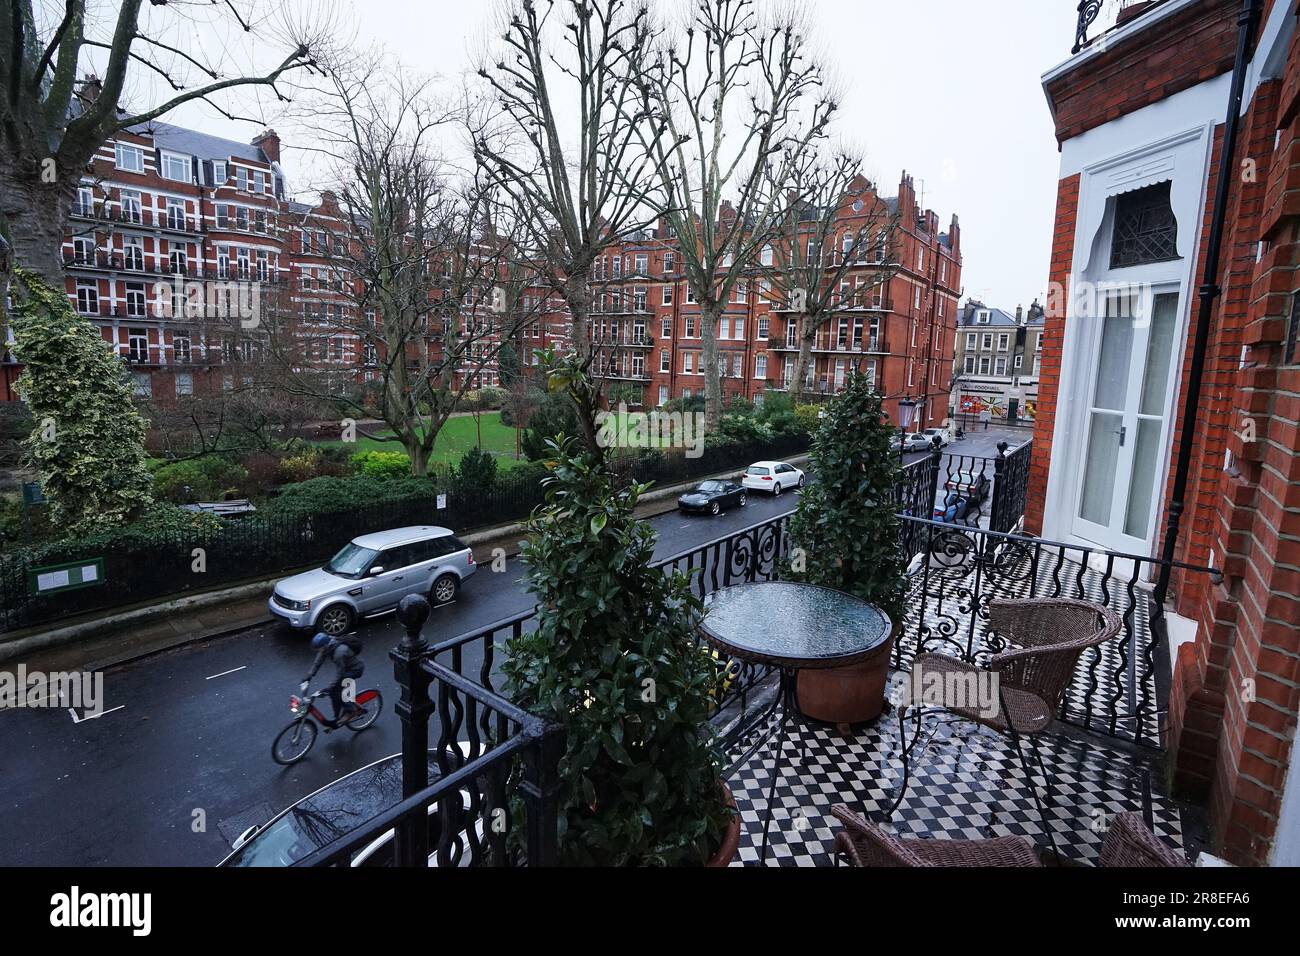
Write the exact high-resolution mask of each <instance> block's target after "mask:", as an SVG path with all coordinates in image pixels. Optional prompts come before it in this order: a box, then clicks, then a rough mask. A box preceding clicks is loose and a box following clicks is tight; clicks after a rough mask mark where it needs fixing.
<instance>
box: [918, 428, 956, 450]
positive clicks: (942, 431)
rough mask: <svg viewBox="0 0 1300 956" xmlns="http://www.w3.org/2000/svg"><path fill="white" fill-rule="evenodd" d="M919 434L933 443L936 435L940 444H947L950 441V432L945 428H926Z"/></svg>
mask: <svg viewBox="0 0 1300 956" xmlns="http://www.w3.org/2000/svg"><path fill="white" fill-rule="evenodd" d="M921 434H922V435H924V436H925V440H926V441H927V442H929V443H931V444H933V443H934V439H935V436H936V435H937V436H938V438H939V444H940V446H943V445H947V444H948V443H949V442H951V441H952V433H951V432H949V431H948V429H946V428H927V429H926V430H925V431H923V432H921Z"/></svg>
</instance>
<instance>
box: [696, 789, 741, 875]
mask: <svg viewBox="0 0 1300 956" xmlns="http://www.w3.org/2000/svg"><path fill="white" fill-rule="evenodd" d="M718 786H720V787H721V788H722V794H723V797H724V798H725V799H726V802H727V806H728V807H730V808H731V809H732V811H733V812H732V815H731V823H730V824H728V826H727V829H726V830H725V831H723V834H722V846H720V847H718V852H717V853H715V854H713V858H712V859H711V860H709V862H708V863H705V864H704V865H705V866H706V867H709V866H730V865H731V861H732V860H734V859H735V858H736V851H737V850H739V849H740V814H739V813H737V812H734V811H735V810H736V798H735V797H733V796H732V795H731V790H730V789H729V788H728V787H727V785H726V784H725V783H723V782H722V781H721V780H719V781H718Z"/></svg>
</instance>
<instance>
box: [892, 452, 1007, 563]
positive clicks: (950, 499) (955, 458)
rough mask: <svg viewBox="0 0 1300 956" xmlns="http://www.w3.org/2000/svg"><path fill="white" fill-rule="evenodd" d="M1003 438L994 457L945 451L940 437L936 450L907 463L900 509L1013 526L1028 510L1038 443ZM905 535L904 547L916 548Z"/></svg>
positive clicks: (999, 527) (972, 523)
mask: <svg viewBox="0 0 1300 956" xmlns="http://www.w3.org/2000/svg"><path fill="white" fill-rule="evenodd" d="M1008 447H1009V446H1008V444H1007V442H1005V441H1003V442H999V443H998V453H997V455H995V456H994V457H992V458H985V457H982V456H978V455H962V454H952V453H945V452H944V451H943V449H942V448H941V447H940V446H939V445H938V442H937V439H936V443H935V445H934V446H933V447H932V450H931V451H930V452H929V453H928V454H926V455H925V456H924V457H922V458H918V459H917V460H916V461H912V462H908V463H907V464H906V465H905V466H904V467H903V469H902V476H901V479H900V482H899V485H898V489H897V490H898V511H899V514H901V515H904V516H906V517H909V518H924V519H931V518H933V519H934V520H936V521H942V522H945V523H947V524H954V525H959V526H961V527H970V528H981V527H983V528H990V529H991V530H993V531H1011V530H1012V529H1013V528H1015V527H1016V525H1017V523H1019V521H1020V519H1021V517H1022V516H1023V515H1024V513H1025V495H1026V493H1027V491H1028V487H1029V459H1030V456H1031V455H1032V453H1033V443H1032V442H1028V441H1027V442H1025V443H1024V444H1022V445H1020V446H1018V447H1017V448H1015V449H1014V450H1011V451H1008ZM910 538H911V533H910V532H909V533H908V534H907V535H906V536H905V541H904V549H905V550H906V551H907V553H908V554H914V553H916V548H915V546H914V544H913V543H912V542H911V540H910Z"/></svg>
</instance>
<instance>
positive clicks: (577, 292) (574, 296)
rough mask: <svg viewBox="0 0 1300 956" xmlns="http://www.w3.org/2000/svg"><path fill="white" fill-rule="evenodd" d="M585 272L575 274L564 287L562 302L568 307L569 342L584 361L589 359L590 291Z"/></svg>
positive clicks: (588, 276)
mask: <svg viewBox="0 0 1300 956" xmlns="http://www.w3.org/2000/svg"><path fill="white" fill-rule="evenodd" d="M589 279H590V275H589V274H588V272H587V271H583V272H580V273H577V272H575V273H574V274H573V275H571V276H569V277H568V279H567V280H566V282H565V286H564V300H565V304H566V305H567V306H568V307H569V342H570V344H571V345H572V346H573V350H574V351H575V352H576V353H577V354H578V355H580V356H582V357H583V358H584V359H586V358H590V357H591V291H590V290H589V289H588V288H587V281H588V280H589Z"/></svg>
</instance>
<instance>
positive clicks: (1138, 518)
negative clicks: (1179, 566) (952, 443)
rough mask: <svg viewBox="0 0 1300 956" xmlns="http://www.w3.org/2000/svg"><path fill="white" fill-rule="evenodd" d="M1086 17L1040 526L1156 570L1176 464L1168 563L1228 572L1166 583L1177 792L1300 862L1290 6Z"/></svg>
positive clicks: (1225, 842) (1061, 71) (1060, 78)
mask: <svg viewBox="0 0 1300 956" xmlns="http://www.w3.org/2000/svg"><path fill="white" fill-rule="evenodd" d="M1084 6H1085V5H1082V4H1081V5H1080V7H1081V8H1083V7H1084ZM1098 6H1099V9H1098ZM1087 13H1090V14H1096V15H1097V20H1096V21H1094V22H1088V21H1087V20H1086V15H1085V14H1081V22H1080V28H1081V34H1084V35H1081V36H1080V37H1079V38H1078V41H1077V42H1076V52H1075V53H1073V54H1072V55H1071V56H1070V57H1069V58H1068V59H1067V60H1065V62H1063V63H1062V64H1061V65H1060V66H1058V67H1056V68H1055V69H1053V70H1051V71H1049V72H1048V73H1047V74H1046V75H1045V76H1044V77H1043V86H1044V90H1045V92H1046V95H1047V100H1048V103H1049V105H1050V107H1051V110H1052V115H1053V117H1054V119H1055V123H1056V134H1057V139H1058V142H1059V144H1060V151H1061V169H1060V177H1059V178H1060V185H1059V190H1058V199H1057V208H1056V227H1055V235H1054V239H1053V247H1052V256H1051V275H1050V280H1051V283H1052V286H1051V289H1052V291H1053V293H1054V294H1053V295H1052V296H1051V300H1050V301H1049V304H1048V313H1047V318H1046V328H1045V339H1046V341H1045V346H1044V350H1043V360H1042V377H1041V381H1040V384H1039V401H1038V416H1037V423H1036V428H1035V433H1034V449H1033V463H1032V468H1031V479H1030V495H1029V504H1028V509H1027V515H1026V524H1027V528H1028V530H1029V531H1031V532H1035V533H1039V534H1041V535H1043V536H1044V537H1046V538H1050V539H1054V540H1061V541H1068V542H1072V543H1083V544H1085V545H1088V546H1094V547H1097V548H1098V549H1105V550H1109V551H1111V552H1120V553H1126V554H1129V555H1138V556H1143V557H1146V556H1157V557H1158V556H1160V555H1161V554H1162V553H1163V552H1164V545H1165V542H1166V541H1167V540H1169V537H1170V535H1169V531H1168V525H1169V518H1170V516H1171V514H1173V515H1174V516H1176V515H1177V508H1176V506H1171V503H1172V502H1175V501H1176V500H1177V499H1178V498H1179V494H1178V492H1179V490H1180V488H1179V484H1180V482H1179V479H1180V471H1181V472H1182V475H1183V480H1184V481H1185V489H1186V490H1185V495H1184V496H1183V498H1184V500H1185V502H1186V510H1185V513H1183V514H1182V516H1181V521H1180V523H1179V528H1178V534H1177V536H1176V538H1175V539H1174V541H1175V547H1174V557H1175V558H1176V559H1177V560H1178V561H1182V562H1185V563H1187V564H1190V565H1198V566H1210V567H1214V568H1218V569H1221V570H1222V578H1221V580H1220V579H1218V578H1216V577H1215V576H1213V575H1210V574H1206V573H1200V572H1194V571H1191V570H1186V571H1183V570H1179V571H1175V572H1174V573H1173V574H1172V581H1171V585H1172V586H1171V588H1170V590H1169V591H1168V598H1167V602H1166V608H1167V617H1166V619H1167V622H1168V625H1167V626H1168V631H1169V638H1170V645H1171V662H1170V667H1171V670H1172V674H1171V675H1170V677H1171V691H1170V704H1169V715H1168V726H1167V743H1168V746H1169V751H1168V757H1169V771H1170V775H1171V779H1172V782H1173V784H1174V787H1175V793H1176V794H1180V795H1182V796H1186V797H1191V798H1196V799H1198V800H1200V801H1203V802H1204V803H1205V805H1206V806H1207V808H1208V810H1209V817H1210V822H1211V826H1212V830H1213V834H1214V838H1215V841H1216V847H1217V850H1218V851H1219V852H1220V853H1221V854H1222V855H1223V856H1225V857H1226V858H1227V859H1228V860H1230V861H1232V862H1235V863H1242V864H1263V863H1273V864H1289V865H1296V864H1300V760H1297V759H1295V757H1294V743H1295V735H1296V720H1297V710H1298V709H1300V345H1298V343H1297V333H1298V326H1300V31H1297V29H1296V21H1297V4H1296V2H1295V0H1256V2H1254V3H1251V2H1249V0H1159V2H1141V3H1134V2H1115V0H1111V2H1107V3H1103V4H1100V5H1093V6H1092V7H1091V8H1089V9H1088V11H1087ZM1238 88H1239V90H1240V96H1241V102H1240V109H1239V110H1237V109H1235V108H1234V107H1233V106H1232V105H1231V104H1232V100H1233V96H1234V92H1235V91H1236V90H1237V89H1238ZM1234 114H1235V115H1236V116H1237V117H1238V122H1237V123H1236V130H1235V148H1233V149H1232V152H1231V155H1225V150H1226V149H1227V148H1228V147H1227V144H1228V142H1229V141H1230V135H1231V126H1230V124H1229V122H1228V119H1227V118H1228V117H1230V116H1233V115H1234ZM1222 164H1227V168H1226V169H1223V166H1222ZM1221 170H1222V171H1223V174H1224V177H1225V178H1224V179H1222V180H1221V179H1220V178H1219V177H1220V172H1221ZM1221 183H1222V184H1224V187H1225V188H1223V189H1221V188H1220V184H1221ZM1219 200H1222V202H1221V203H1220V202H1219ZM1216 211H1218V212H1220V213H1221V215H1220V216H1219V217H1216V215H1215V214H1216ZM1216 240H1217V242H1218V245H1219V248H1220V250H1221V253H1220V255H1219V256H1218V263H1217V268H1215V269H1214V270H1213V272H1212V274H1211V275H1210V276H1208V278H1207V276H1206V275H1205V273H1206V271H1207V263H1208V262H1209V261H1210V259H1211V256H1212V249H1213V248H1214V246H1215V244H1216ZM1207 282H1208V283H1209V286H1210V288H1209V289H1208V290H1205V289H1203V288H1202V287H1203V284H1205V283H1207ZM1214 286H1217V287H1218V290H1219V294H1218V295H1217V296H1215V295H1213V291H1214V290H1213V287H1214ZM1205 291H1209V292H1210V293H1211V294H1210V295H1209V296H1208V298H1209V299H1210V301H1211V302H1212V305H1213V307H1212V310H1211V311H1210V312H1209V313H1208V315H1207V319H1208V321H1206V322H1205V323H1204V324H1202V322H1201V307H1200V303H1201V299H1202V295H1203V293H1204V292H1205ZM1198 332H1200V334H1199V335H1198ZM1198 340H1199V341H1200V343H1201V344H1202V348H1200V349H1198V347H1197V345H1198ZM1198 375H1199V376H1200V382H1199V387H1196V386H1197V381H1196V379H1197V376H1198ZM1188 409H1190V410H1191V413H1190V414H1189V413H1188ZM1183 465H1185V466H1186V467H1185V468H1183V467H1181V466H1183ZM1156 591H1157V596H1159V587H1158V586H1157V588H1156Z"/></svg>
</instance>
